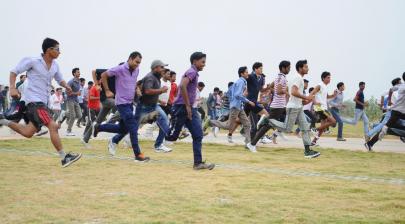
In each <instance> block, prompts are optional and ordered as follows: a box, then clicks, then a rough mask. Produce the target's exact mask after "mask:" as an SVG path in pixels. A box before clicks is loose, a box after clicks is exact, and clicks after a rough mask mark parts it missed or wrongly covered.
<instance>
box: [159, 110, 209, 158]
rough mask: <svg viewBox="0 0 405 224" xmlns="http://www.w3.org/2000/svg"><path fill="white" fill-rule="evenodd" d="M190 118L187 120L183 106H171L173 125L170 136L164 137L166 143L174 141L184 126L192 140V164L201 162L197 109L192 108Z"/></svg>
mask: <svg viewBox="0 0 405 224" xmlns="http://www.w3.org/2000/svg"><path fill="white" fill-rule="evenodd" d="M191 110H192V118H191V120H189V119H188V118H187V110H186V107H185V106H184V105H183V104H179V105H173V107H172V112H173V116H174V119H175V121H174V123H173V125H172V127H171V130H170V134H169V135H168V136H166V140H168V141H176V140H177V139H178V137H179V135H180V132H181V130H182V128H183V126H184V125H185V126H186V127H187V128H188V130H189V131H190V133H191V136H192V138H193V154H194V164H199V163H201V162H202V155H201V148H202V139H203V131H202V127H201V118H200V115H199V114H198V111H197V108H192V109H191Z"/></svg>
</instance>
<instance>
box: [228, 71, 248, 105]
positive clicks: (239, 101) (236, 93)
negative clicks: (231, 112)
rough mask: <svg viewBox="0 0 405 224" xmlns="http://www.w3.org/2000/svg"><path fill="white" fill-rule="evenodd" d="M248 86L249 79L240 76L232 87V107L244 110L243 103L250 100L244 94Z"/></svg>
mask: <svg viewBox="0 0 405 224" xmlns="http://www.w3.org/2000/svg"><path fill="white" fill-rule="evenodd" d="M246 87H247V81H246V79H245V78H243V77H240V78H239V79H238V80H237V81H236V82H235V83H234V84H233V85H232V87H231V91H230V92H231V93H230V95H231V98H230V101H231V103H230V108H231V109H232V108H236V109H238V110H243V104H244V103H246V102H248V101H249V100H248V99H247V98H246V97H245V95H243V93H244V91H245V89H246Z"/></svg>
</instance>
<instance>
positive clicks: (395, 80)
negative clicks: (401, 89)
mask: <svg viewBox="0 0 405 224" xmlns="http://www.w3.org/2000/svg"><path fill="white" fill-rule="evenodd" d="M400 82H401V78H395V79H393V80H392V81H391V84H392V86H395V85H397V84H398V83H400Z"/></svg>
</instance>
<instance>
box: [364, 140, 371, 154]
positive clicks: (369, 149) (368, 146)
mask: <svg viewBox="0 0 405 224" xmlns="http://www.w3.org/2000/svg"><path fill="white" fill-rule="evenodd" d="M364 147H366V149H367V151H369V152H371V151H373V148H372V147H371V146H370V145H369V144H368V143H367V142H366V143H364Z"/></svg>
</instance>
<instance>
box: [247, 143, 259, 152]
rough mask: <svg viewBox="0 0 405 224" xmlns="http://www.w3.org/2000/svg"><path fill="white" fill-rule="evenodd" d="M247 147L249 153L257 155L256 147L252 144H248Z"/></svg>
mask: <svg viewBox="0 0 405 224" xmlns="http://www.w3.org/2000/svg"><path fill="white" fill-rule="evenodd" d="M246 147H247V148H248V149H249V151H251V152H254V153H256V152H257V150H256V146H255V145H252V144H251V143H250V142H249V143H248V144H246Z"/></svg>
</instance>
